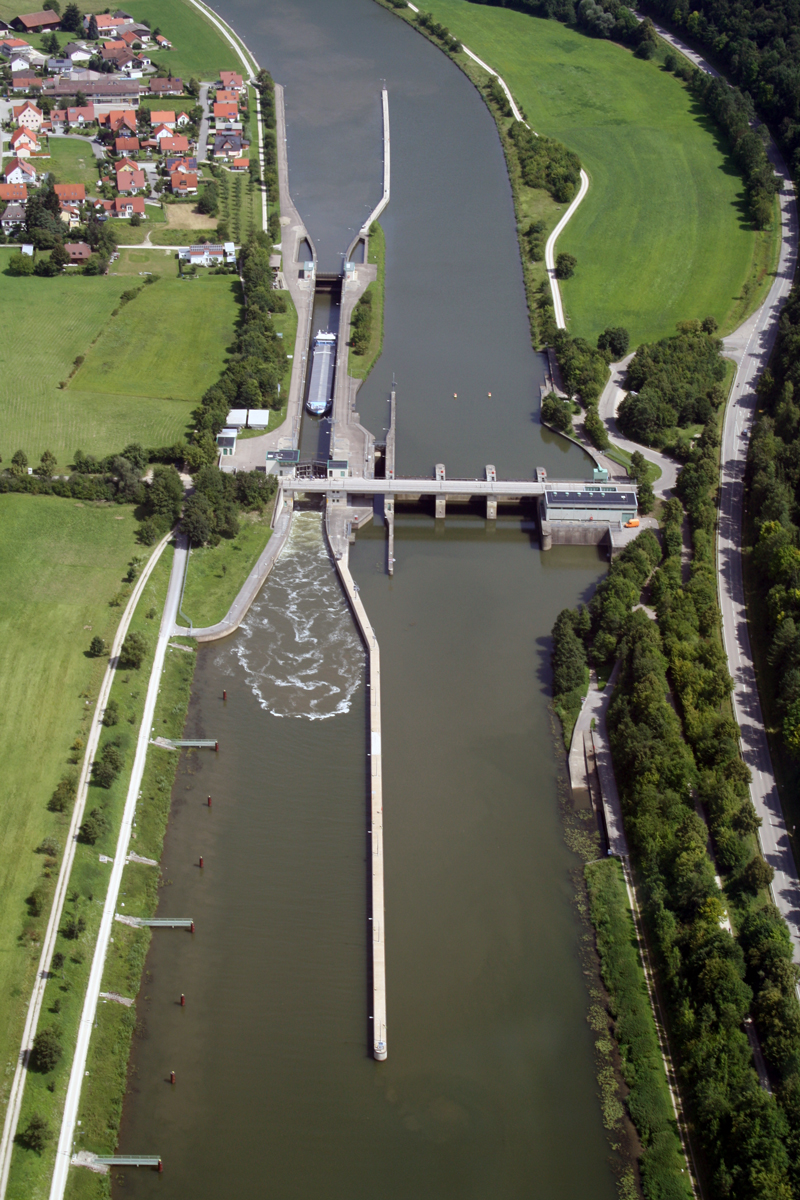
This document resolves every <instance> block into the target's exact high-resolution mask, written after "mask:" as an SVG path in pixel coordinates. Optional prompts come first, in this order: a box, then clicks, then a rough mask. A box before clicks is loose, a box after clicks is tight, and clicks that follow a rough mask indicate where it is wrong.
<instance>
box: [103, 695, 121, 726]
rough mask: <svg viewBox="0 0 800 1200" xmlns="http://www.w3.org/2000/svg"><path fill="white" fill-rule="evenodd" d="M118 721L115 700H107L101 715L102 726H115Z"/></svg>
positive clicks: (117, 708)
mask: <svg viewBox="0 0 800 1200" xmlns="http://www.w3.org/2000/svg"><path fill="white" fill-rule="evenodd" d="M118 721H119V704H118V703H117V701H116V700H109V702H108V704H107V705H106V707H105V712H104V713H103V724H104V725H108V726H111V725H116V724H117V723H118Z"/></svg>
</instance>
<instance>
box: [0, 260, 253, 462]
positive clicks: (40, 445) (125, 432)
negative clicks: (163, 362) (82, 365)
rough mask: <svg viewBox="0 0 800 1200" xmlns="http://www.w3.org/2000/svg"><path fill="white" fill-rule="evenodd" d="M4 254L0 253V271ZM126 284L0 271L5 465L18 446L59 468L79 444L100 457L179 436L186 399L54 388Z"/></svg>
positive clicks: (0, 425) (0, 419)
mask: <svg viewBox="0 0 800 1200" xmlns="http://www.w3.org/2000/svg"><path fill="white" fill-rule="evenodd" d="M9 253H10V251H8V250H3V251H2V252H0V271H4V270H5V264H6V262H7V259H8V255H9ZM130 286H131V281H130V280H128V279H115V278H113V276H110V275H109V276H106V277H102V276H101V277H99V278H98V277H96V276H83V275H63V276H58V277H57V278H55V279H39V278H35V277H34V278H22V279H17V278H13V277H11V276H9V275H8V274H2V275H0V288H2V295H3V303H2V305H0V345H2V347H3V370H2V372H0V455H2V457H3V459H4V461H5V462H8V461H9V460H10V458H11V455H12V454H13V453H14V451H15V450H18V449H20V448H22V449H24V450H25V452H26V454H27V455H28V459H29V460H30V461H31V462H32V463H33V462H38V460H39V457H40V455H41V454H42V451H43V450H46V449H49V450H52V451H53V453H54V454H55V456H56V458H57V459H58V462H59V466H60V468H61V469H65V468H66V465H67V463H69V462H71V461H72V456H73V454H74V453H75V451H76V449H78V448H80V449H81V450H84V451H85V452H86V453H87V454H89V453H91V454H98V455H104V454H110V453H112V452H113V451H116V450H120V449H121V448H122V447H123V446H125V445H126V444H127V443H128V442H132V441H139V442H142V443H143V444H144V445H145V446H164V445H171V444H172V443H173V442H175V441H176V440H178V439H179V438H180V437H182V436H183V434H184V432H185V430H186V423H187V420H188V417H189V413H190V411H191V407H192V406H191V404H188V403H186V402H181V403H176V402H175V401H170V400H164V399H161V398H158V399H154V398H153V396H152V395H146V396H141V395H140V396H139V397H138V398H137V399H136V400H133V399H132V398H130V397H126V398H124V400H122V401H121V399H120V397H118V396H110V395H107V394H101V393H99V392H88V393H87V392H83V391H78V389H77V388H76V387H74V386H73V385H74V380H73V381H71V384H70V387H69V388H67V389H65V390H62V389H60V388H59V386H58V384H59V381H60V380H63V379H66V378H67V377H68V375H69V373H70V371H71V370H72V366H73V363H74V360H75V358H76V357H77V356H78V355H81V354H83V355H85V354H86V353H87V351H88V350H89V347H90V344H91V342H92V341H93V340H94V339H95V338H97V337H98V336H99V335H100V333H101V330H102V329H103V327H104V326H105V324H106V323H107V322H108V321H109V319H110V318H111V312H112V310H113V309H114V308H115V307H116V305H117V304H118V303H119V298H120V296H121V294H122V292H124V291H125V290H126V288H129V287H130ZM157 286H158V287H161V286H163V285H162V284H161V283H159V284H158V285H157ZM125 311H126V310H125V309H123V310H122V312H123V313H124V312H125ZM116 319H117V318H114V320H116ZM229 332H230V329H229ZM133 349H134V348H131V353H132V352H133Z"/></svg>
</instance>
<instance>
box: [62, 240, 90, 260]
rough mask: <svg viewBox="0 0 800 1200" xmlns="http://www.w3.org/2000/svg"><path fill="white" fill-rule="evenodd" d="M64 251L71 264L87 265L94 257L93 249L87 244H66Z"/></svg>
mask: <svg viewBox="0 0 800 1200" xmlns="http://www.w3.org/2000/svg"><path fill="white" fill-rule="evenodd" d="M64 249H65V250H66V252H67V254H68V255H69V261H70V262H71V263H85V262H86V260H87V259H88V258H91V257H92V247H91V246H89V245H88V244H87V243H86V242H65V243H64Z"/></svg>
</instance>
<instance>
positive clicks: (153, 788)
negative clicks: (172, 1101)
mask: <svg viewBox="0 0 800 1200" xmlns="http://www.w3.org/2000/svg"><path fill="white" fill-rule="evenodd" d="M181 646H183V647H185V648H184V649H180V647H181ZM172 647H173V648H171V649H170V650H169V651H168V653H167V657H166V661H165V664H164V672H163V675H162V677H161V691H160V695H159V698H158V704H157V706H156V712H155V722H154V723H155V726H156V729H157V731H158V733H159V734H160V736H161V737H166V738H179V737H180V736H181V734H182V733H183V727H184V724H185V721H186V712H187V710H188V706H189V697H190V694H191V686H192V678H193V676H194V668H195V663H196V661H197V655H196V653H195V649H194V643H192V642H190V641H189V640H188V639H183V638H181V639H174V640H173V643H172ZM191 753H197V751H192V752H191ZM179 763H180V755H179V754H178V753H177V752H175V751H170V750H164V749H161V748H160V747H158V746H150V747H149V749H148V754H147V765H146V767H145V773H144V777H143V779H142V795H141V799H140V801H139V804H138V805H137V809H136V826H135V828H134V829H133V831H132V834H131V846H130V850H131V853H134V854H137V855H138V856H139V857H141V858H148V859H151V860H154V861H155V862H156V863H158V862H159V861H160V859H161V852H162V846H163V841H164V834H165V832H166V828H167V822H168V819H169V810H170V800H171V793H172V787H173V784H174V781H175V774H176V772H177V769H178V765H179ZM163 886H164V882H163V880H162V878H161V871H160V868H159V867H158V866H151V865H149V864H147V863H137V862H130V863H128V864H127V865H126V867H125V874H124V876H123V879H122V888H121V890H122V892H124V894H125V910H126V912H127V913H129V914H130V915H131V916H138V917H148V916H153V914H154V913H155V911H156V908H157V905H158V900H159V889H160V888H161V887H163ZM150 937H151V934H150V930H149V929H133V928H131V927H130V926H127V925H121V924H119V923H116V924H115V925H114V940H113V943H112V944H111V945H110V946H109V951H108V955H107V957H106V962H105V969H104V971H103V981H102V984H101V990H102V991H104V992H110V993H114V994H116V995H119V996H124V997H125V998H126V999H136V997H137V996H138V993H139V989H140V985H141V977H142V971H143V969H144V962H145V958H146V955H147V949H148V947H149V945H150ZM50 986H52V985H48V987H50ZM136 1020H137V1009H136V1006H135V1005H131V1006H126V1005H122V1004H119V1003H115V1002H114V1001H108V1002H106V1003H102V1002H101V1004H100V1005H99V1006H98V1010H97V1023H96V1028H95V1030H94V1032H93V1035H92V1040H91V1043H90V1047H89V1057H88V1059H87V1064H86V1065H87V1071H88V1075H87V1077H86V1079H85V1080H84V1084H83V1089H82V1091H81V1103H80V1111H79V1118H80V1122H81V1124H80V1127H79V1128H78V1129H77V1131H76V1144H77V1146H78V1148H80V1149H83V1150H92V1151H94V1152H95V1153H105V1154H110V1153H113V1152H114V1150H115V1149H116V1146H117V1139H118V1135H119V1124H120V1120H121V1117H122V1105H123V1102H124V1097H125V1092H126V1086H127V1077H128V1059H129V1057H130V1048H131V1041H132V1038H133V1033H134V1029H135V1025H136ZM109 1182H110V1181H109V1178H108V1177H107V1176H98V1175H93V1174H92V1173H91V1172H89V1171H71V1172H70V1176H69V1181H68V1186H67V1193H66V1194H67V1197H69V1200H78V1198H79V1197H80V1198H81V1200H84V1198H88V1197H93V1198H94V1197H97V1198H99V1197H107V1196H108V1195H109V1194H110V1192H109Z"/></svg>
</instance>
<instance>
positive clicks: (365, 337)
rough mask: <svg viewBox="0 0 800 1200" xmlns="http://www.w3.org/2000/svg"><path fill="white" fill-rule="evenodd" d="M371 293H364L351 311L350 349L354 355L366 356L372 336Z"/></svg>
mask: <svg viewBox="0 0 800 1200" xmlns="http://www.w3.org/2000/svg"><path fill="white" fill-rule="evenodd" d="M372 317H373V313H372V292H370V291H366V292H364V295H363V296H362V297H361V299H360V300H359V301H358V304H356V306H355V308H354V309H353V317H352V322H351V326H350V348H351V349H352V351H353V353H354V354H366V352H367V349H368V347H369V339H370V337H371V336H372Z"/></svg>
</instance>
